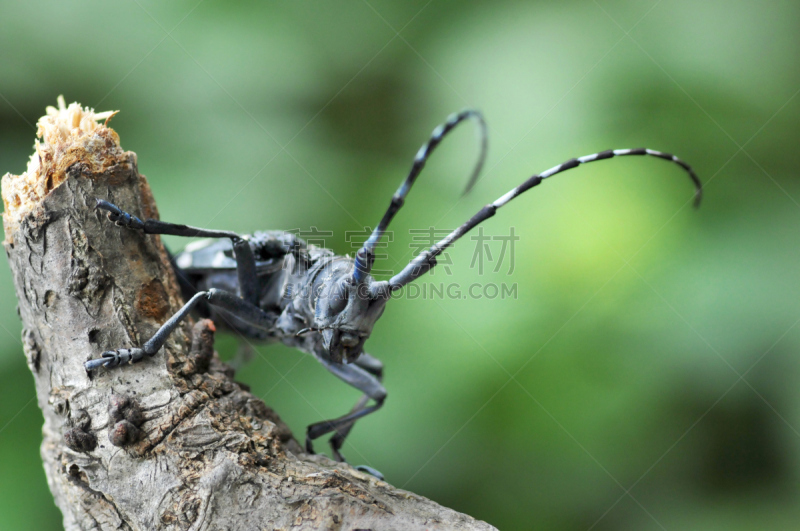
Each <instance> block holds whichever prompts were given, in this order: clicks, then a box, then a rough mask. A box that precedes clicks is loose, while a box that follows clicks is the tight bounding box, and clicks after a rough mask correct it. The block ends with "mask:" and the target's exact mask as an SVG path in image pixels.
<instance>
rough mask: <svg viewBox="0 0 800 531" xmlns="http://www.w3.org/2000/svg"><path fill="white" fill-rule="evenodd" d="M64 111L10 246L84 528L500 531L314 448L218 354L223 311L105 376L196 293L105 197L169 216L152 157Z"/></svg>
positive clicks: (69, 516)
mask: <svg viewBox="0 0 800 531" xmlns="http://www.w3.org/2000/svg"><path fill="white" fill-rule="evenodd" d="M59 104H60V105H59V108H58V109H55V108H52V107H51V108H48V115H47V116H45V117H43V118H42V119H41V120H40V122H39V133H38V134H39V136H40V137H42V138H43V142H42V143H39V142H37V145H36V151H37V152H36V153H35V154H34V155H33V157H32V158H31V162H30V163H29V165H28V171H27V172H25V173H23V174H22V175H20V176H14V175H10V174H6V175H5V176H4V177H3V187H2V188H3V200H4V202H5V207H6V209H5V212H4V214H3V216H4V225H5V236H6V241H5V247H6V252H7V254H8V259H9V262H10V264H11V270H12V272H13V275H14V283H15V287H16V292H17V297H18V299H19V313H20V317H21V319H22V322H23V326H24V329H23V332H22V337H23V344H24V346H25V355H26V357H27V359H28V364H29V366H30V368H31V371H32V373H33V376H34V379H35V382H36V391H37V396H38V403H39V407H40V408H41V410H42V413H43V415H44V419H45V423H44V428H43V436H44V441H43V443H42V447H41V454H42V459H43V461H44V467H45V471H46V473H47V478H48V483H49V485H50V490H51V491H52V493H53V496H54V497H55V500H56V504H57V505H58V507H59V508H60V509H61V511H62V513H63V515H64V527H65V528H66V529H68V530H73V529H103V530H105V529H126V530H127V529H137V530H138V529H170V530H172V529H175V530H178V529H192V530H195V529H288V528H290V527H291V528H293V529H348V530H349V529H403V530H413V529H481V530H488V529H493V528H492V527H491V526H489V525H488V524H486V523H483V522H479V521H476V520H474V519H472V518H471V517H469V516H466V515H462V514H459V513H456V512H454V511H452V510H450V509H446V508H444V507H441V506H439V505H437V504H436V503H434V502H431V501H429V500H427V499H425V498H422V497H420V496H417V495H414V494H412V493H409V492H405V491H402V490H399V489H396V488H394V487H392V486H391V485H389V484H388V483H385V482H383V481H379V480H377V479H376V478H374V477H372V476H370V475H368V474H364V473H361V472H359V471H357V470H355V469H353V468H351V467H349V466H347V465H345V464H341V463H334V462H333V461H330V460H328V459H327V458H325V457H322V456H310V455H306V454H304V453H303V451H302V448H301V446H300V445H299V444H298V443H297V441H296V440H295V439H294V438H293V437H292V434H291V432H290V431H289V429H288V428H287V427H286V425H285V424H284V423H283V422H282V421H281V420H280V418H279V417H278V415H277V414H276V413H275V412H273V411H272V410H270V409H269V408H268V407H267V406H266V405H264V403H263V402H262V401H261V400H259V399H258V398H257V397H254V396H253V395H251V394H250V393H249V392H248V391H247V389H245V388H244V387H243V386H242V385H240V384H237V383H236V382H235V381H234V380H233V378H232V376H233V372H232V371H231V370H230V369H229V368H228V367H227V366H226V365H224V364H223V363H221V362H220V360H219V358H218V357H217V354H216V353H215V352H214V351H213V336H214V327H213V323H211V322H210V321H208V320H201V321H200V322H198V323H196V324H194V325H193V326H192V325H191V324H186V325H185V326H184V327H183V328H182V329H181V330H179V331H178V332H176V333H174V334H173V335H172V336H171V338H170V339H169V341H168V342H167V345H166V346H165V347H164V348H163V349H162V350H161V351H160V352H159V353H158V354H156V355H155V356H154V357H153V358H149V359H146V360H145V361H144V362H142V363H139V364H136V365H133V366H125V367H121V368H118V369H113V370H99V371H96V374H94V375H89V374H87V373H86V371H85V370H84V368H83V362H84V361H86V360H88V359H91V358H96V357H98V356H99V354H100V353H102V352H103V351H104V350H109V349H114V348H118V347H131V346H139V345H141V344H142V343H143V342H144V341H145V340H147V339H148V338H149V337H150V336H151V335H152V334H153V332H155V330H157V329H158V327H159V325H161V324H162V323H163V322H164V321H165V320H166V319H167V318H168V317H169V316H170V315H171V314H172V313H173V312H175V311H176V310H177V309H178V308H180V306H181V304H182V300H181V296H180V292H179V290H178V288H177V283H176V281H175V278H174V274H173V272H172V269H171V267H170V265H169V262H168V260H167V256H166V253H165V250H164V247H163V245H162V244H161V240H160V238H159V237H158V236H145V235H142V234H140V233H137V232H133V231H127V230H125V229H122V228H119V227H114V226H113V225H112V224H110V223H109V222H108V221H107V220H105V219H103V217H102V216H101V214H100V213H99V212H98V211H95V210H94V208H93V207H94V200H95V198H96V197H99V198H105V199H108V200H110V201H112V202H113V203H115V204H117V205H119V206H121V207H122V208H124V209H125V210H126V211H128V212H131V213H132V214H134V215H136V216H139V217H141V218H145V217H150V218H157V217H158V212H157V209H156V205H155V202H154V200H153V196H152V194H151V192H150V188H149V186H148V184H147V180H146V179H145V178H144V176H142V175H140V174H139V173H138V170H137V162H136V155H135V154H134V153H132V152H124V151H123V150H122V148H121V147H120V144H119V137H118V136H117V134H116V133H115V132H114V131H113V130H112V129H110V128H108V127H106V126H104V125H100V124H98V123H97V120H98V119H102V118H108V117H109V116H110V114H109V113H103V114H96V113H94V112H93V111H91V110H88V109H82V108H81V107H80V106H79V105H77V104H72V105H70V106H69V107H67V106H66V105H64V102H63V99H61V98H59Z"/></svg>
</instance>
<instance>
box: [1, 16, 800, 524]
mask: <svg viewBox="0 0 800 531" xmlns="http://www.w3.org/2000/svg"><path fill="white" fill-rule="evenodd" d="M0 5H1V6H2V8H1V11H0V57H1V58H2V59H1V60H0V96H1V97H2V101H0V172H6V171H10V172H13V173H21V172H22V171H23V170H24V169H25V163H26V161H27V158H28V156H29V155H30V154H31V153H32V144H33V139H34V128H33V124H35V122H36V120H37V119H38V117H39V116H40V115H41V114H43V112H44V108H45V106H46V105H54V104H55V100H56V96H57V95H58V94H64V95H65V97H66V99H67V102H71V101H79V102H81V103H83V104H84V105H87V106H90V107H94V108H96V109H97V110H98V111H104V110H109V109H119V110H121V111H122V112H121V113H120V114H119V115H118V116H117V117H115V118H114V120H113V123H112V125H113V127H114V128H115V129H116V130H117V131H118V133H119V134H120V137H121V139H122V145H123V147H124V148H125V149H128V150H132V151H135V152H136V153H138V156H139V163H140V170H141V171H142V172H143V173H144V174H145V175H147V177H148V178H149V180H150V183H151V185H152V188H153V191H154V192H155V196H156V198H157V200H158V204H159V208H160V210H161V215H162V218H163V219H166V220H170V221H176V222H182V223H189V224H193V225H200V226H209V227H212V228H224V229H231V230H236V231H240V232H251V231H254V230H257V229H268V228H269V229H278V228H281V229H293V228H301V229H308V228H309V227H312V226H315V227H317V228H319V229H320V230H329V231H333V234H334V235H333V237H331V238H329V239H328V241H327V244H328V246H329V247H331V248H332V249H334V250H336V251H337V252H339V253H347V252H352V251H353V249H352V248H351V245H350V244H349V243H348V242H346V240H345V231H353V230H359V229H362V228H363V227H364V226H366V225H374V224H375V223H376V222H377V221H378V219H379V218H380V216H381V214H382V212H383V209H384V208H385V207H386V205H387V204H388V201H389V198H390V196H391V194H392V192H393V191H394V190H395V188H396V186H397V185H398V183H399V182H400V180H401V179H402V177H403V176H404V175H405V172H406V171H407V170H408V168H409V166H410V163H411V160H412V157H413V155H414V153H415V152H416V150H417V148H418V147H419V145H420V144H421V143H422V142H423V141H424V140H425V139H426V138H427V135H428V134H429V132H430V131H431V129H433V127H435V126H436V125H437V124H438V123H440V122H441V121H443V120H444V119H445V118H446V116H447V115H448V114H449V113H451V112H453V111H456V110H459V109H461V108H464V107H468V106H474V107H477V108H480V109H481V110H482V111H483V112H484V113H485V115H486V117H487V119H488V121H489V126H490V135H491V136H490V155H489V159H488V163H487V167H486V172H485V174H484V177H483V179H482V180H481V181H480V182H479V183H478V185H477V186H476V187H475V189H474V190H473V192H472V193H471V194H470V195H468V196H466V197H463V198H461V197H460V193H461V190H462V187H463V185H464V182H465V180H466V176H467V174H468V172H469V167H470V165H471V164H472V163H473V162H474V160H475V155H476V147H475V140H474V133H473V132H472V131H470V130H469V129H470V128H471V127H470V126H466V127H464V128H463V130H459V131H457V132H456V133H455V134H454V135H453V137H452V138H450V139H448V141H447V142H445V144H443V145H442V147H441V149H440V150H439V151H438V152H437V154H436V156H435V157H434V159H433V160H432V161H431V163H430V164H429V165H428V168H427V169H426V171H425V173H424V174H423V177H422V178H421V179H420V181H419V182H418V184H417V186H416V188H415V189H414V191H413V192H412V193H411V196H410V197H409V200H408V202H407V205H406V207H405V208H404V209H403V210H402V211H401V213H400V214H399V215H398V216H397V218H396V220H395V222H394V226H393V228H394V230H395V238H394V240H395V241H394V242H393V243H392V245H391V247H390V248H389V253H390V256H391V258H390V259H389V260H386V261H384V262H382V263H379V264H378V265H377V266H376V267H379V268H383V269H395V270H397V269H399V268H400V267H401V266H402V264H404V263H406V262H407V261H408V260H409V259H410V258H411V255H412V250H413V249H411V248H410V247H409V242H410V241H411V236H409V234H408V229H411V228H427V227H429V226H435V227H437V228H454V227H455V226H457V225H458V224H460V223H461V222H463V221H464V220H466V219H467V218H468V217H469V216H470V215H472V214H473V213H474V212H475V211H476V210H477V209H478V208H479V207H480V206H482V205H483V204H485V203H486V202H489V201H491V200H494V199H495V198H496V197H498V196H500V195H501V194H503V193H505V192H506V191H507V190H508V189H510V188H511V187H513V186H515V185H517V184H518V183H519V182H521V181H522V180H523V179H524V178H526V177H527V176H528V175H529V174H531V173H534V172H538V171H542V170H544V169H546V168H549V167H550V166H553V165H555V164H557V163H559V162H561V161H563V160H565V159H567V158H570V157H573V156H579V155H583V154H587V153H592V152H595V151H599V150H603V149H608V148H620V147H638V146H647V147H651V148H655V149H661V150H665V151H668V152H674V153H677V154H679V155H680V156H681V157H682V158H684V159H685V160H687V161H689V162H690V163H692V164H693V165H694V167H695V168H696V170H697V172H698V173H699V174H700V177H701V178H702V179H703V181H704V182H705V183H706V201H705V203H704V205H703V207H702V208H701V209H700V210H698V211H693V210H692V208H691V206H690V199H691V186H690V184H689V182H688V179H686V178H685V176H684V175H683V173H682V172H681V170H680V169H679V168H677V167H674V166H673V165H670V164H666V163H664V162H663V161H658V160H655V159H648V160H645V159H641V158H635V159H616V160H613V161H606V162H603V163H602V164H596V165H590V166H588V167H586V168H581V169H578V170H573V171H571V172H570V173H568V174H564V175H563V176H558V177H556V178H554V179H553V181H552V182H547V183H546V185H545V186H541V187H539V188H537V189H536V190H533V191H531V192H530V193H529V194H528V195H527V196H525V197H523V198H520V199H519V200H517V201H515V202H514V203H511V204H510V205H509V206H508V207H507V208H505V209H504V210H503V211H502V212H501V213H499V214H498V215H497V216H496V217H495V218H493V219H491V220H489V221H488V222H487V223H486V234H490V235H500V234H507V233H508V231H509V227H512V226H513V227H514V228H515V230H516V233H517V234H518V235H519V236H520V241H519V242H517V244H516V248H515V254H516V256H515V271H514V272H513V274H511V275H508V274H507V270H506V269H505V268H504V269H503V270H502V271H501V272H499V273H493V272H492V269H491V268H489V270H488V271H484V274H483V275H480V274H479V272H478V271H477V269H476V268H470V261H471V259H472V255H473V251H474V243H473V242H469V241H466V240H465V241H464V242H462V244H461V245H457V246H456V247H455V248H454V249H453V251H452V252H451V255H450V256H451V258H452V261H453V266H452V267H451V270H452V275H451V276H445V275H443V274H441V273H437V276H434V277H432V278H429V279H427V280H426V282H431V281H432V282H435V283H440V282H446V283H451V282H455V283H459V285H461V286H462V287H466V286H468V285H469V284H471V283H473V282H481V283H489V282H496V283H502V282H505V283H506V284H513V283H516V284H517V286H518V295H519V296H518V298H517V299H516V300H514V299H506V300H500V298H497V299H494V300H486V299H480V300H476V299H467V300H450V299H446V300H438V299H437V300H397V301H394V302H393V303H390V305H389V306H388V308H387V311H386V313H385V315H384V317H383V318H382V319H381V321H380V322H379V323H378V325H377V326H376V328H375V331H374V334H373V336H372V338H371V339H370V341H369V342H368V344H367V346H368V350H369V351H370V352H371V353H373V354H375V355H376V356H378V357H380V358H381V359H382V360H383V361H384V362H385V363H386V365H387V371H386V386H387V388H388V390H389V394H390V397H389V399H388V401H387V404H386V407H385V408H384V410H383V411H381V412H380V413H378V414H376V415H374V416H372V417H369V418H368V419H366V420H364V421H362V422H360V423H359V425H358V427H357V428H356V429H355V430H354V432H353V435H352V437H351V438H350V439H349V442H348V445H347V447H346V455H348V456H349V457H350V459H351V460H352V461H353V462H355V463H368V464H370V465H372V466H374V467H376V468H378V469H379V470H381V471H382V472H384V473H385V474H386V477H387V479H388V480H389V481H390V482H391V483H393V484H395V485H397V486H400V487H403V488H405V489H408V490H411V491H414V492H416V493H419V494H422V495H425V496H428V497H430V498H432V499H434V500H436V501H437V502H439V503H442V504H444V505H447V506H450V507H453V508H454V509H457V510H460V511H464V512H467V513H469V514H471V515H472V516H475V517H476V518H480V519H483V520H486V521H488V522H490V523H492V524H493V525H495V526H498V527H499V528H501V529H548V530H550V529H552V530H573V529H575V530H586V529H596V530H606V529H625V530H627V529H637V530H639V529H682V530H685V529H704V530H705V529H726V530H730V529H734V530H737V529H742V530H744V529H748V530H749V529H797V528H798V527H799V524H798V522H800V506H799V505H798V502H799V501H800V488H799V486H798V479H800V466H798V465H800V432H799V431H798V430H799V429H800V393H799V392H798V386H797V382H798V381H800V364H799V363H798V356H797V351H798V347H800V327H798V326H796V325H797V324H798V318H800V298H799V297H798V295H800V282H798V278H797V272H798V266H797V264H798V258H800V223H799V222H800V203H798V199H799V198H800V182H798V179H797V178H796V172H797V168H798V167H800V155H798V148H797V140H798V126H797V124H798V118H800V97H797V94H798V89H800V69H799V68H798V60H797V52H798V49H800V46H798V44H800V42H799V41H800V33H799V32H798V28H800V24H799V23H800V4H798V2H797V1H777V0H776V1H773V0H768V1H760V2H755V1H751V2H744V1H725V2H722V1H710V2H692V1H688V0H663V1H660V2H654V1H645V2H633V1H624V0H611V1H609V0H598V1H597V2H574V1H562V2H515V1H499V0H495V1H492V2H489V1H485V2H453V1H450V2H445V1H442V0H432V1H428V0H421V1H417V0H414V1H404V2H390V1H386V0H368V2H367V1H358V0H357V1H353V2H311V1H295V2H248V3H223V2H212V1H211V0H207V1H205V2H199V3H198V2H197V1H190V2H184V1H176V2H170V3H169V5H166V3H161V2H152V1H147V2H145V1H134V2H124V3H122V2H120V3H117V2H114V3H111V2H55V1H53V2H40V1H29V2H11V1H9V0H3V2H2V4H0ZM167 243H168V245H170V246H171V247H172V248H173V249H180V248H181V247H182V245H184V243H185V242H181V241H178V240H176V239H168V240H167ZM496 250H497V248H495V251H496ZM0 277H2V278H0V297H1V298H2V299H1V300H2V301H4V302H3V304H2V306H1V307H0V328H2V330H1V331H0V528H2V529H58V528H59V527H60V525H61V523H60V522H61V520H60V513H59V511H58V510H57V509H56V507H55V506H54V504H53V501H52V499H51V496H50V493H49V491H48V488H47V484H46V480H45V476H44V474H43V471H42V467H41V464H40V461H39V455H38V445H39V442H40V437H41V430H40V427H41V423H42V417H41V414H40V413H39V411H38V410H37V408H36V403H35V401H34V400H33V398H34V388H33V384H32V378H31V376H30V374H29V371H28V369H27V366H26V364H25V360H24V357H23V354H22V348H21V344H20V339H19V338H20V323H19V320H18V318H17V316H16V313H15V304H14V301H15V297H14V290H13V286H12V282H11V277H10V274H9V271H8V268H7V265H6V263H5V261H2V264H1V265H0ZM218 348H219V350H220V353H221V355H223V356H224V357H230V356H232V355H233V353H234V351H235V350H236V341H235V340H234V339H233V338H230V337H220V338H219V341H218ZM259 352H260V355H259V356H257V358H256V359H255V360H254V361H253V362H252V363H251V364H250V365H249V366H248V367H247V368H246V369H244V370H243V371H242V372H241V373H240V378H241V379H242V380H243V381H245V382H247V383H249V384H250V385H252V389H253V392H254V393H255V394H257V395H259V396H261V397H263V398H264V400H265V401H266V402H267V403H268V404H269V405H271V406H272V407H274V408H275V409H276V410H277V411H278V412H279V413H280V414H281V415H282V417H283V418H284V419H285V420H286V421H287V422H288V423H289V425H290V426H291V427H292V429H293V430H294V432H295V433H296V434H297V435H298V436H301V437H302V434H303V433H304V430H305V426H306V425H307V424H309V423H311V422H314V421H318V420H320V419H322V418H329V417H332V416H336V415H338V414H341V413H342V412H343V411H345V410H346V409H347V408H349V407H350V406H351V405H352V403H353V401H354V400H355V399H356V398H357V393H356V392H355V391H354V390H352V389H349V388H348V387H346V386H345V385H342V384H341V383H340V382H338V381H337V380H336V379H335V378H334V377H332V376H331V375H329V374H327V373H326V372H325V371H324V370H323V369H322V368H321V367H320V366H319V365H318V364H316V363H315V362H314V361H313V359H311V358H310V357H307V356H303V355H302V354H300V353H298V352H296V351H292V350H289V349H286V348H283V347H281V346H277V347H264V348H261V349H260V351H259ZM319 446H320V448H325V447H326V446H327V445H325V444H320V445H319Z"/></svg>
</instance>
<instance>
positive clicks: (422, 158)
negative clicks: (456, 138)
mask: <svg viewBox="0 0 800 531" xmlns="http://www.w3.org/2000/svg"><path fill="white" fill-rule="evenodd" d="M467 119H473V120H475V121H476V122H477V124H478V134H479V135H480V143H481V147H480V155H479V156H478V162H477V163H476V164H475V169H474V170H473V171H472V174H471V175H470V178H469V181H468V182H467V186H466V188H465V189H464V193H465V194H466V193H467V192H469V191H470V189H471V188H472V186H473V185H474V184H475V182H476V181H477V180H478V175H479V174H480V172H481V169H482V168H483V163H484V161H485V160H486V151H487V149H488V134H487V129H486V122H485V121H484V119H483V115H482V114H481V113H480V112H478V111H475V110H472V109H467V110H464V111H461V112H459V113H455V114H451V115H450V116H449V117H448V118H447V121H446V122H445V123H443V124H441V125H439V126H438V127H436V129H434V130H433V133H431V137H430V139H428V141H427V142H426V143H425V144H423V145H422V147H421V148H419V151H417V155H416V156H415V157H414V163H413V164H412V165H411V170H410V171H409V172H408V176H407V177H406V178H405V180H404V181H403V184H401V185H400V188H398V189H397V191H396V192H395V193H394V196H392V202H391V203H390V204H389V208H388V209H386V213H385V214H384V215H383V218H381V221H380V223H378V226H377V227H375V230H373V231H372V234H371V235H370V237H369V238H368V239H367V241H366V242H364V245H363V246H362V247H361V249H359V250H358V252H357V253H356V263H355V267H354V268H353V280H355V281H356V282H361V281H362V280H364V278H365V277H366V276H367V274H368V273H369V272H370V270H372V263H373V262H374V261H375V247H376V246H377V245H378V242H379V241H380V239H381V237H383V234H384V233H385V232H386V229H387V228H388V227H389V223H391V221H392V218H394V216H395V214H397V211H398V210H400V208H401V207H402V206H403V203H404V202H405V199H406V196H407V195H408V192H409V191H411V187H412V186H413V185H414V181H416V180H417V177H418V176H419V174H420V172H421V171H422V168H424V167H425V163H426V162H427V161H428V157H430V156H431V153H433V150H434V149H436V146H438V145H439V143H440V142H441V141H442V139H443V138H444V137H445V136H446V135H447V133H449V132H450V131H452V130H453V129H454V128H455V127H456V126H457V125H458V124H460V123H461V122H463V121H464V120H467Z"/></svg>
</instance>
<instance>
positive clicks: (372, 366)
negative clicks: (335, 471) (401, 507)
mask: <svg viewBox="0 0 800 531" xmlns="http://www.w3.org/2000/svg"><path fill="white" fill-rule="evenodd" d="M353 363H355V364H356V365H358V366H359V367H361V368H362V369H364V370H365V371H367V372H369V373H370V374H372V375H374V376H375V377H376V378H377V379H378V381H379V382H382V381H383V363H381V361H380V360H379V359H378V358H375V357H373V356H370V355H369V354H367V353H366V352H364V353H362V354H361V355H360V356H359V357H358V359H356V361H354V362H353ZM367 401H369V396H368V395H362V396H361V398H360V399H359V400H358V402H356V405H355V406H353V409H352V410H350V412H351V413H355V412H356V411H360V410H361V409H363V408H364V406H366V405H367ZM354 425H355V421H353V422H351V423H350V424H347V425H345V426H342V427H341V428H339V429H338V430H336V433H334V434H333V437H331V440H330V445H331V450H333V456H334V457H335V458H336V460H337V461H344V460H345V459H344V456H343V455H342V454H341V453H340V452H339V450H341V448H342V445H343V444H344V440H345V439H346V438H347V436H348V435H349V434H350V430H352V429H353V426H354ZM370 473H371V472H370ZM373 475H374V474H373Z"/></svg>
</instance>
